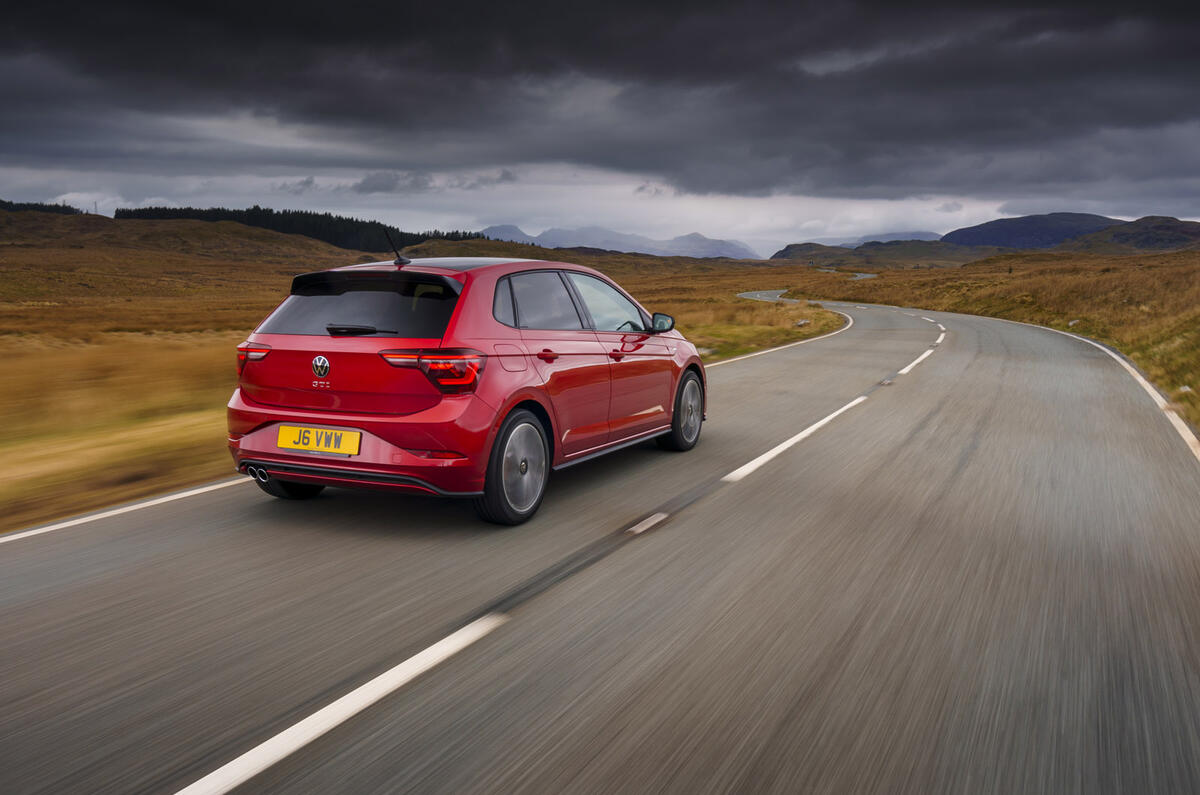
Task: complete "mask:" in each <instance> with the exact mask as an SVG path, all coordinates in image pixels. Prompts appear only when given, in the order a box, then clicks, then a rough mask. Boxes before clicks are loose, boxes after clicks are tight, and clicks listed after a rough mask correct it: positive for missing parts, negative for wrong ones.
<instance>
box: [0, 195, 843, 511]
mask: <svg viewBox="0 0 1200 795" xmlns="http://www.w3.org/2000/svg"><path fill="white" fill-rule="evenodd" d="M409 253H410V254H411V255H413V256H417V255H421V256H436V255H438V254H464V253H466V254H472V253H474V254H487V253H491V254H500V255H504V256H512V255H515V256H529V257H531V258H547V257H558V258H561V259H567V260H569V261H572V262H582V263H584V264H588V265H592V266H594V267H597V268H599V269H601V270H604V271H606V272H608V273H611V274H612V275H613V276H614V277H615V278H617V279H619V280H620V281H621V283H622V284H623V285H625V286H626V287H627V288H628V289H629V290H630V291H631V292H632V293H633V294H634V295H635V296H637V297H638V298H639V299H640V300H642V301H643V303H645V304H647V305H648V306H650V307H652V308H653V309H655V310H658V311H664V312H668V313H670V314H673V315H675V316H676V318H677V321H678V324H679V327H680V329H681V330H682V331H684V333H686V334H688V335H689V336H690V337H691V338H692V339H694V340H695V341H696V343H697V345H700V346H703V347H704V348H707V349H709V351H710V353H709V354H708V357H709V358H720V357H722V356H730V355H735V354H738V353H742V352H745V351H748V350H752V349H754V348H758V347H764V346H768V345H775V344H779V343H782V342H787V341H791V340H795V339H801V338H804V337H807V336H811V335H814V334H819V333H822V332H824V331H828V330H830V329H832V328H834V327H836V326H837V325H838V324H839V323H840V319H839V318H838V317H837V316H836V315H833V314H832V313H829V312H825V311H824V310H820V309H815V308H813V307H808V306H790V307H784V306H774V305H768V304H761V303H753V302H749V301H742V300H739V299H736V298H735V297H734V295H735V293H736V292H738V291H741V290H750V289H772V288H780V287H784V286H786V285H787V283H788V282H787V281H786V280H783V281H780V280H779V278H778V274H777V273H775V272H774V271H773V270H772V269H769V268H763V267H761V266H755V265H747V264H737V263H728V262H725V263H697V262H696V261H694V260H687V259H683V258H675V259H659V258H654V257H642V256H638V255H615V256H599V257H597V256H585V255H576V254H574V253H568V252H558V253H557V254H556V253H554V252H547V251H546V250H545V249H538V248H534V247H521V246H516V245H514V244H508V243H492V242H490V241H468V242H464V243H458V244H449V243H441V244H436V245H434V244H427V245H424V246H422V247H417V249H416V250H413V251H411V252H409ZM382 258H385V255H383V254H378V253H377V254H369V253H365V252H352V251H345V250H342V249H338V248H334V247H333V246H328V245H326V244H324V243H320V242H318V241H315V240H309V239H307V238H302V237H297V236H293V235H281V234H278V233H275V232H270V231H266V230H260V229H252V228H250V227H245V226H242V225H240V224H232V223H217V224H211V223H206V222H202V221H113V220H111V219H106V218H99V217H96V216H58V215H48V214H41V213H6V212H2V211H0V355H3V357H4V361H5V362H6V373H5V378H4V380H3V384H2V386H0V422H2V423H3V427H4V429H5V435H4V437H3V438H4V441H3V442H0V461H2V462H3V463H2V464H0V510H2V514H0V530H5V529H13V528H17V527H22V526H26V525H29V524H32V523H34V522H38V521H45V520H49V519H53V518H56V517H60V516H63V515H67V514H71V513H76V512H79V511H84V510H90V509H93V508H99V507H102V506H105V505H110V504H113V503H114V502H119V501H123V500H128V499H134V498H137V497H140V496H144V495H147V494H151V493H155V492H160V491H163V490H165V489H170V488H177V487H182V486H186V485H188V484H192V483H196V482H202V481H205V480H212V479H214V478H218V477H221V476H223V475H232V467H231V462H230V460H229V455H228V452H227V451H226V450H225V443H224V411H223V409H224V405H225V402H226V401H227V400H228V398H229V394H230V392H231V391H232V389H233V385H234V383H235V381H236V378H235V375H234V371H235V367H234V354H233V349H234V346H236V344H237V343H238V342H240V341H241V340H242V339H243V338H244V335H245V334H246V333H248V332H249V331H250V330H251V329H252V328H253V327H254V326H255V325H256V324H257V323H258V321H259V320H261V319H262V318H263V316H264V315H266V313H267V312H269V311H270V310H271V308H272V307H273V306H275V304H276V303H278V301H279V300H280V299H281V298H282V296H283V295H285V294H286V292H287V288H288V284H289V282H290V280H291V277H292V276H293V275H295V274H296V273H299V272H303V271H306V270H315V269H319V268H327V267H334V266H337V265H346V264H352V263H354V262H363V261H370V260H375V259H382ZM800 319H807V320H809V321H810V323H809V324H808V325H807V326H805V327H803V328H798V327H796V325H795V324H796V321H797V320H800Z"/></svg>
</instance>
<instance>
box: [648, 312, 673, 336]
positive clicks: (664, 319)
mask: <svg viewBox="0 0 1200 795" xmlns="http://www.w3.org/2000/svg"><path fill="white" fill-rule="evenodd" d="M650 326H651V328H652V329H653V331H654V333H655V334H664V333H666V332H668V331H670V330H671V329H673V328H675V318H673V317H671V316H670V315H664V314H663V313H662V312H655V313H654V317H652V318H651V319H650Z"/></svg>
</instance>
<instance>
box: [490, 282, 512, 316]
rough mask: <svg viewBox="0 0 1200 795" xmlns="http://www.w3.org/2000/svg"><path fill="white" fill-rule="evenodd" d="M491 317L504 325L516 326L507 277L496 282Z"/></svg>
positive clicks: (510, 289)
mask: <svg viewBox="0 0 1200 795" xmlns="http://www.w3.org/2000/svg"><path fill="white" fill-rule="evenodd" d="M492 317H494V318H496V319H497V320H499V321H500V322H501V323H503V324H504V325H506V326H513V327H516V325H517V315H516V312H515V311H514V310H513V299H512V288H511V287H509V285H508V279H501V280H500V281H498V282H496V297H495V298H494V299H493V300H492Z"/></svg>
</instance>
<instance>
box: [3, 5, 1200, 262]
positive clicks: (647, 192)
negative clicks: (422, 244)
mask: <svg viewBox="0 0 1200 795" xmlns="http://www.w3.org/2000/svg"><path fill="white" fill-rule="evenodd" d="M1198 42H1200V3H1196V2H1188V3H1161V4H1154V3H1148V4H1147V3H1143V4H1138V3H1128V2H1122V3H1106V2H1093V3H1088V4H1078V3H1072V4H1070V5H1067V4H1062V5H1061V6H1058V7H1056V6H1055V4H1053V3H1045V2H1038V3H1029V4H1016V3H1003V4H1000V3H986V2H982V3H980V2H974V3H963V2H961V0H956V1H955V2H937V1H936V0H914V1H913V2H908V3H904V4H898V3H876V2H859V3H838V2H836V0H829V1H827V2H813V3H805V2H796V1H795V0H792V1H790V2H783V3H744V2H743V3H736V4H732V3H731V4H723V5H706V4H703V3H700V2H677V3H668V2H653V3H650V2H644V0H640V1H639V2H633V3H624V2H606V3H592V4H576V5H573V4H568V3H562V2H554V3H498V2H495V0H490V1H489V2H486V3H473V2H454V3H420V4H417V3H410V2H399V3H391V4H372V5H371V7H366V8H363V9H361V10H359V9H356V8H355V7H354V5H353V4H351V3H346V2H340V3H332V2H321V3H310V2H295V0H291V1H290V2H286V3H282V2H280V3H250V2H245V1H244V0H243V2H238V3H222V2H206V3H170V2H162V0H154V2H147V3H144V4H140V3H122V2H108V3H89V4H87V5H80V7H79V8H78V9H77V10H66V8H65V7H64V6H61V5H59V4H54V3H32V2H29V3H21V4H19V5H17V6H16V7H15V8H10V9H8V10H6V13H5V17H4V18H3V19H2V20H0V78H2V79H0V198H6V199H10V200H37V201H53V200H66V201H68V202H71V203H75V204H77V205H81V206H86V207H88V208H89V209H90V208H91V207H92V203H93V202H96V203H97V206H98V207H99V209H100V211H101V212H106V213H111V212H112V210H113V208H114V207H116V206H134V205H144V204H182V205H200V206H211V205H224V206H231V207H243V206H248V205H250V204H255V203H257V204H262V205H265V206H272V207H292V208H305V209H318V210H331V211H334V212H339V213H343V214H348V215H355V216H361V217H370V218H379V219H382V220H386V221H389V222H392V223H395V224H397V225H398V226H401V227H403V228H406V229H414V230H415V229H424V228H430V227H440V228H472V229H478V228H481V227H483V226H486V225H489V224H496V223H515V224H518V225H520V226H522V227H523V228H524V229H525V230H526V231H529V232H538V231H541V230H542V229H544V228H546V227H549V226H582V225H587V224H598V225H603V226H609V227H613V228H616V229H619V230H621V231H627V232H638V233H642V234H648V235H651V236H654V237H670V236H674V235H677V234H682V233H686V232H691V231H700V232H703V233H705V234H707V235H709V236H712V237H731V238H738V239H742V240H745V241H747V242H749V243H751V244H752V245H757V246H759V247H762V248H768V247H770V246H772V245H774V244H775V243H782V242H793V241H798V240H804V239H811V238H820V237H835V236H855V235H860V234H867V233H874V232H884V231H901V230H914V231H915V230H930V231H935V232H945V231H948V230H950V229H953V228H955V227H958V226H963V225H967V224H971V223H977V222H980V221H983V220H988V219H990V218H993V217H997V216H998V215H1014V214H1024V213H1029V212H1046V211H1052V210H1075V211H1088V212H1099V213H1103V214H1108V215H1115V216H1120V217H1126V218H1134V217H1138V216H1142V215H1148V214H1166V215H1175V216H1178V217H1186V218H1196V217H1198V216H1200V44H1198Z"/></svg>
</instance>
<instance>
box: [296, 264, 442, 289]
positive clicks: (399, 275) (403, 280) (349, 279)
mask: <svg viewBox="0 0 1200 795" xmlns="http://www.w3.org/2000/svg"><path fill="white" fill-rule="evenodd" d="M380 282H387V283H390V284H394V285H396V286H397V287H399V286H402V285H406V284H414V283H415V284H440V285H444V286H446V287H449V288H450V289H451V290H453V291H454V294H455V295H460V294H461V293H462V288H463V286H462V283H461V282H459V281H457V280H455V279H451V278H450V277H448V276H442V275H440V274H436V273H420V272H419V271H399V270H391V271H384V270H361V271H314V272H313V273H301V274H300V275H299V276H296V277H294V278H293V279H292V290H291V292H292V295H338V294H339V293H344V292H347V291H350V290H355V289H362V288H364V287H366V286H367V285H368V284H379V283H380Z"/></svg>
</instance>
